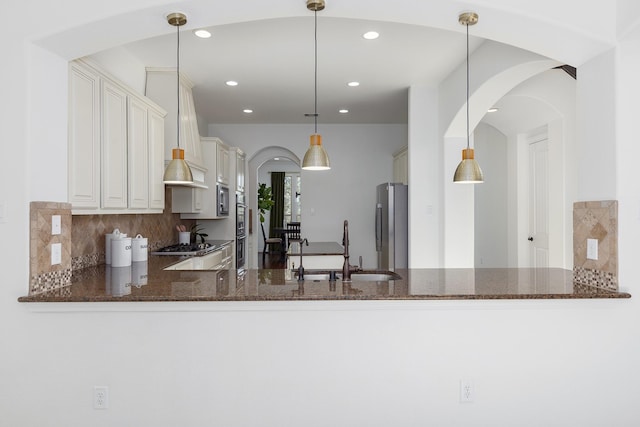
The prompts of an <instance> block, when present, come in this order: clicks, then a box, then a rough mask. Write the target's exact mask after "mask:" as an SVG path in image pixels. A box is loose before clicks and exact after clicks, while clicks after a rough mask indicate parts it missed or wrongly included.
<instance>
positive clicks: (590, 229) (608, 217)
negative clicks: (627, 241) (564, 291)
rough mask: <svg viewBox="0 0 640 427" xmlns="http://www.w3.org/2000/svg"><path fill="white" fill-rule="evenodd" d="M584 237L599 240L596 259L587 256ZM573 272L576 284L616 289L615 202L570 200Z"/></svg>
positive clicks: (616, 229) (616, 215) (616, 231)
mask: <svg viewBox="0 0 640 427" xmlns="http://www.w3.org/2000/svg"><path fill="white" fill-rule="evenodd" d="M587 239H596V240H598V259H597V260H592V259H587ZM573 273H574V280H575V282H576V283H578V284H582V285H588V286H595V287H598V288H602V289H607V290H612V291H617V290H618V202H617V201H616V200H603V201H591V202H576V203H574V204H573Z"/></svg>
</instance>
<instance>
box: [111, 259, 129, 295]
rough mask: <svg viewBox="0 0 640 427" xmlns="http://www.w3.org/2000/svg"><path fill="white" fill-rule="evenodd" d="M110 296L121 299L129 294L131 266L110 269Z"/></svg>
mask: <svg viewBox="0 0 640 427" xmlns="http://www.w3.org/2000/svg"><path fill="white" fill-rule="evenodd" d="M110 270H111V295H113V296H114V297H121V296H124V295H129V294H130V293H131V266H128V267H111V268H110Z"/></svg>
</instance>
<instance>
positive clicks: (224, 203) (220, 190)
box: [216, 184, 229, 216]
mask: <svg viewBox="0 0 640 427" xmlns="http://www.w3.org/2000/svg"><path fill="white" fill-rule="evenodd" d="M216 207H217V208H216V214H217V215H218V216H229V187H225V186H224V185H221V184H217V185H216Z"/></svg>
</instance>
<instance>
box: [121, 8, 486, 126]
mask: <svg viewBox="0 0 640 427" xmlns="http://www.w3.org/2000/svg"><path fill="white" fill-rule="evenodd" d="M453 19H456V17H454V18H453ZM317 21H318V31H317V39H318V107H317V108H318V114H319V116H318V123H319V124H320V123H406V122H407V96H408V88H409V87H410V86H412V85H433V84H437V83H438V82H439V81H440V80H442V79H443V78H444V77H446V76H447V75H448V74H449V73H450V72H451V71H452V70H453V69H454V68H456V67H458V66H459V65H460V64H461V63H462V62H463V61H464V59H465V52H466V37H465V33H464V27H462V26H460V27H461V28H460V31H458V32H453V31H447V30H439V29H434V28H429V27H424V26H418V25H407V24H399V23H392V22H381V21H367V20H356V19H348V18H331V17H324V16H322V12H318V20H317ZM166 25H167V26H169V24H166ZM172 28H173V27H172ZM207 29H208V30H209V31H210V32H211V33H212V37H210V38H208V39H201V38H198V37H196V36H195V35H194V33H193V28H191V29H186V30H185V29H181V33H180V51H181V55H180V69H181V72H184V73H185V74H186V75H187V76H188V77H189V79H190V80H192V81H193V83H194V98H195V102H196V111H198V115H199V116H201V117H202V118H203V119H204V120H205V121H206V122H207V123H218V124H222V123H238V124H247V123H261V124H262V123H313V118H309V117H306V116H305V113H313V112H314V17H313V13H312V12H309V16H307V17H290V18H275V19H266V20H259V21H251V22H243V23H237V24H228V25H219V26H215V27H208V28H207ZM372 30H374V31H377V32H378V33H380V37H379V38H378V39H376V40H366V39H364V38H363V37H362V35H363V34H364V33H365V32H367V31H372ZM470 31H471V32H472V31H473V27H471V28H470ZM176 38H177V37H176V32H175V30H173V32H171V33H170V34H165V35H162V36H158V37H153V38H148V39H146V40H142V41H137V42H134V43H130V44H127V45H124V46H123V48H124V49H126V51H127V52H128V53H129V54H131V55H133V57H135V58H136V59H137V60H138V61H140V62H141V63H142V64H144V65H145V66H148V67H175V65H176ZM481 42H482V39H479V38H475V37H471V38H470V48H471V50H473V49H475V48H476V47H477V46H478V45H479V44H480V43H481ZM228 80H235V81H237V82H238V83H239V84H238V86H235V87H230V86H227V85H226V84H225V82H226V81H228ZM351 81H358V82H359V83H360V86H358V87H349V86H347V83H348V82H351ZM247 108H249V109H251V110H253V113H251V114H246V113H244V112H243V110H244V109H247ZM339 109H348V110H349V112H348V113H347V114H341V113H339V112H338V110H339Z"/></svg>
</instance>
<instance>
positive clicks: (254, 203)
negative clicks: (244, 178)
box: [247, 146, 301, 268]
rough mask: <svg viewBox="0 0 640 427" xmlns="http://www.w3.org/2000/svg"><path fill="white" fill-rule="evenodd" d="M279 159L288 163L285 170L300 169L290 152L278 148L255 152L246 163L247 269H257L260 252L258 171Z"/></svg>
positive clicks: (297, 159)
mask: <svg viewBox="0 0 640 427" xmlns="http://www.w3.org/2000/svg"><path fill="white" fill-rule="evenodd" d="M276 158H278V159H280V160H278V161H277V162H282V163H283V164H284V163H288V165H286V168H287V169H290V168H292V167H293V168H297V169H298V170H299V169H300V163H301V161H300V158H299V157H298V156H296V155H295V154H294V153H293V152H292V151H291V150H289V149H287V148H284V147H279V146H269V147H265V148H262V149H261V150H259V151H257V152H256V153H255V154H254V155H253V156H251V158H249V161H248V167H249V170H248V172H249V181H248V184H249V185H248V193H247V197H248V199H247V201H248V203H247V205H248V207H249V212H250V215H249V224H250V225H249V230H250V231H251V232H250V234H249V239H248V245H247V262H248V266H247V267H248V268H258V252H259V251H260V250H262V245H261V242H262V234H261V233H262V232H261V230H260V222H259V219H258V209H257V208H258V178H259V175H260V169H261V168H262V167H263V165H268V164H273V161H274V159H276Z"/></svg>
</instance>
